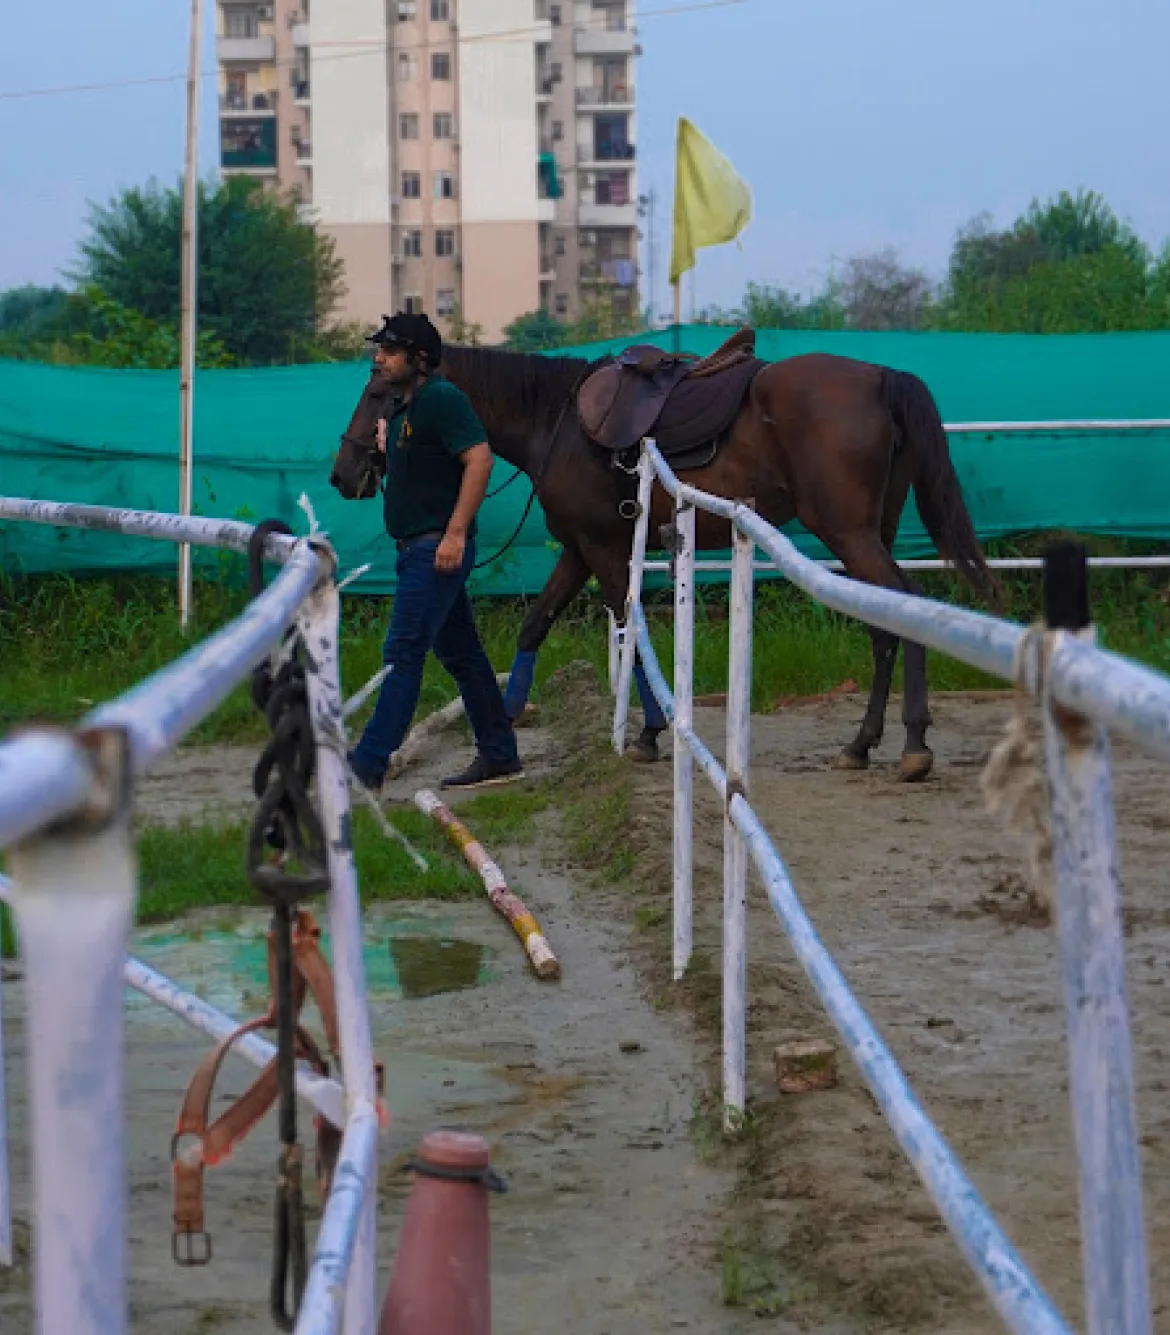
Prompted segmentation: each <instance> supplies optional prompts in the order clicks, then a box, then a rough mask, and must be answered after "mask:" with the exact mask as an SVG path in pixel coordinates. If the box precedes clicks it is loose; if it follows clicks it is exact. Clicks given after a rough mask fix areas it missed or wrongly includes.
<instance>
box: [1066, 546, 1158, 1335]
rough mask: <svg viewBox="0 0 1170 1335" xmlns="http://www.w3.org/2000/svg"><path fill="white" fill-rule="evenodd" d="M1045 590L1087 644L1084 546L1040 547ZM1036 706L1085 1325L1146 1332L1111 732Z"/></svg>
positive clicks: (1097, 1332)
mask: <svg viewBox="0 0 1170 1335" xmlns="http://www.w3.org/2000/svg"><path fill="white" fill-rule="evenodd" d="M1044 593H1045V614H1046V620H1047V623H1048V626H1049V627H1050V629H1052V630H1055V631H1064V632H1066V633H1073V634H1075V635H1076V636H1077V638H1078V639H1083V640H1087V641H1088V642H1090V643H1093V642H1094V641H1095V638H1096V637H1095V634H1094V631H1093V629H1092V626H1091V623H1090V617H1089V600H1088V576H1087V571H1086V568H1085V563H1084V549H1083V548H1081V547H1079V546H1077V545H1075V544H1068V545H1065V546H1063V547H1060V548H1056V549H1054V550H1053V551H1052V552H1050V553H1049V554H1048V557H1047V558H1046V561H1045V569H1044ZM1043 712H1044V743H1045V757H1046V761H1047V772H1048V790H1049V798H1050V801H1051V804H1052V839H1053V860H1054V868H1055V873H1056V921H1057V928H1058V931H1059V936H1060V949H1061V956H1062V960H1063V966H1064V994H1065V1009H1066V1013H1067V1022H1068V1057H1069V1092H1070V1095H1071V1099H1072V1114H1073V1129H1074V1133H1075V1138H1076V1146H1077V1158H1078V1166H1079V1172H1080V1205H1081V1210H1080V1213H1081V1239H1082V1252H1083V1257H1084V1268H1085V1310H1086V1315H1087V1321H1088V1330H1089V1335H1148V1332H1149V1330H1150V1298H1149V1278H1148V1272H1147V1264H1146V1248H1145V1237H1144V1229H1143V1221H1142V1190H1141V1171H1140V1164H1139V1156H1138V1147H1137V1115H1136V1111H1135V1106H1134V1105H1135V1100H1134V1081H1133V1056H1132V1047H1131V1041H1130V1028H1129V1007H1128V1002H1127V997H1126V987H1125V946H1124V941H1123V937H1122V920H1121V891H1120V886H1119V883H1118V871H1117V849H1116V831H1115V818H1114V809H1113V794H1112V778H1111V774H1110V764H1109V736H1108V733H1107V732H1106V730H1105V728H1104V727H1103V726H1102V725H1101V724H1099V723H1096V722H1092V721H1091V720H1089V719H1086V718H1083V717H1081V716H1079V715H1076V714H1073V713H1072V712H1071V711H1069V710H1067V709H1065V708H1063V707H1062V706H1060V705H1058V704H1056V703H1055V702H1054V701H1053V700H1052V699H1051V698H1050V697H1049V696H1048V693H1047V691H1045V694H1044V711H1043Z"/></svg>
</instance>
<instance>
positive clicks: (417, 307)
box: [402, 292, 423, 315]
mask: <svg viewBox="0 0 1170 1335" xmlns="http://www.w3.org/2000/svg"><path fill="white" fill-rule="evenodd" d="M402 308H403V310H404V311H405V312H406V313H407V315H422V313H423V299H422V297H420V296H419V295H418V293H417V292H412V293H411V294H410V296H409V297H406V298H405V299H404V300H403V303H402Z"/></svg>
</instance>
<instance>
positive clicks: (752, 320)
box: [728, 279, 845, 329]
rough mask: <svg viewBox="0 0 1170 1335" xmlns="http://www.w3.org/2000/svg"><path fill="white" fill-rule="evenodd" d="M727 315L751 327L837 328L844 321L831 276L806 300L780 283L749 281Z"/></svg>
mask: <svg viewBox="0 0 1170 1335" xmlns="http://www.w3.org/2000/svg"><path fill="white" fill-rule="evenodd" d="M728 318H729V319H731V320H733V321H734V322H736V323H737V324H743V325H748V326H750V327H751V328H752V329H841V328H843V327H844V324H845V313H844V310H843V309H842V306H841V300H840V292H839V288H838V285H837V283H836V281H835V280H834V279H830V280H829V282H828V283H826V284H825V287H824V289H823V290H822V291H821V292H819V293H817V294H816V295H815V296H813V297H810V298H809V299H808V300H807V301H805V299H804V298H803V297H800V296H798V295H796V294H795V293H793V292H788V291H786V290H785V289H784V288H782V287H772V286H770V285H769V284H767V283H749V284H748V285H747V288H746V290H745V291H744V294H743V301H742V303H741V305H740V307H739V309H738V310H735V311H731V312H730V313H729V316H728Z"/></svg>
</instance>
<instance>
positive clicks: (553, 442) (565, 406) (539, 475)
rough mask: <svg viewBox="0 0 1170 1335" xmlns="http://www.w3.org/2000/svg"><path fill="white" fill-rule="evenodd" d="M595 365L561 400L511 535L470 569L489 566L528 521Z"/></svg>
mask: <svg viewBox="0 0 1170 1335" xmlns="http://www.w3.org/2000/svg"><path fill="white" fill-rule="evenodd" d="M595 365H596V363H594V362H590V363H589V365H588V366H587V367H586V368H585V370H584V371H582V372H581V374H580V375H579V376H578V377H577V379H576V380H575V381H574V382H573V387H572V389H570V390H569V392H568V394H566V395H565V397H564V399H563V400H562V401H561V406H560V410H559V411H558V413H557V420H556V422H555V423H554V424H553V429H552V436H551V437H550V438H549V442H548V449H547V450H546V451H545V452H544V458H543V459H542V460H541V461H540V467H539V468H538V469H537V470H536V476H535V477H534V478H531V479H530V481H531V485H532V491H531V493H530V494H529V497H528V504H527V505H526V506H525V507H524V513H523V514H522V515H521V516H520V522H519V523H518V524H517V525H516V527H515V529H514V530H513V532H512V536H511V537H510V538H509V539H508V541H507V542H506V543H504V545H503V546H502V547H501V548H500V550H499V551H498V552H496V554H495V555H494V556H492V557H489V558H488V559H487V560H486V561H477V562H476V563H475V565H473V566H472V567H471V568H472V570H481V569H482V568H483V567H484V566H490V565H492V564H493V562H495V561H498V560H499V559H500V557H501V556H503V555H504V553H505V552H506V551H508V549H509V548H510V547H511V546H512V545H513V544H514V543H515V541H516V539H517V538H518V537H519V536H520V533H521V530H522V529H523V528H524V525H525V524H526V523H527V522H528V516H529V514H530V513H531V511H532V506H533V503H534V502H535V500H536V494H537V491H538V490H539V488H540V484H541V483H542V482H543V481H544V475H545V474H546V473H547V472H548V466H549V464H550V463H552V458H553V455H554V454H555V453H556V449H557V442H558V441H559V440H560V437H561V427H562V426H564V424H565V415H566V413H568V411H569V405H570V404H571V403H572V402H573V400H574V399H575V398H576V397H577V391H578V390H579V389H580V388H581V386H582V385H583V384H584V383H585V380H586V378H587V377H588V376H589V375H590V374H591V372H592V371H593V369H594V367H595ZM523 472H524V470H523V469H522V468H517V469H516V471H515V473H513V475H512V476H511V477H510V478H509V479H508V480H507V482H505V483H504V484H503V485H502V486H500V487H497V488H496V490H495V491H493V492H492V493H491V495H492V496H497V495H499V493H500V492H501V491H503V490H504V487H510V486H511V485H512V483H513V482H515V481H516V479H517V478H518V477H519V476H520V475H521V474H522V473H523ZM484 499H485V500H486V499H487V497H485V498H484Z"/></svg>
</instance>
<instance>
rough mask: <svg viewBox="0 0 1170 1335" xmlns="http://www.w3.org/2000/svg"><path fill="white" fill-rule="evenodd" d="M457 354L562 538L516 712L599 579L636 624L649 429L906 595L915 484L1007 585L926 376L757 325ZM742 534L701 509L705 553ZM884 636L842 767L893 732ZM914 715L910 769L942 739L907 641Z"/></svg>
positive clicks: (914, 772)
mask: <svg viewBox="0 0 1170 1335" xmlns="http://www.w3.org/2000/svg"><path fill="white" fill-rule="evenodd" d="M442 369H443V371H444V373H445V375H446V377H447V378H448V380H449V381H450V382H451V383H452V384H454V385H457V386H459V388H460V389H462V390H463V391H464V393H466V395H467V396H468V398H469V399H470V401H471V403H472V404H474V406H475V411H476V414H477V415H478V417H479V419H480V421H482V422H483V424H484V426H485V428H486V434H487V439H488V441H489V442H490V444H491V449H492V452H493V453H495V454H497V455H499V456H500V458H502V459H504V460H505V461H506V462H508V463H510V464H512V465H513V466H514V467H516V468H518V469H521V470H522V471H523V472H525V473H526V474H527V475H528V477H529V478H530V479H531V481H532V485H533V490H534V493H535V495H536V496H537V498H538V499H539V501H540V504H541V508H542V510H543V512H544V517H545V521H546V523H547V525H548V529H549V532H550V533H551V534H552V536H553V537H554V538H555V539H556V540H557V541H558V542H559V543H560V544H561V547H562V553H561V556H560V559H559V561H558V562H557V565H556V567H555V569H554V570H553V572H552V575H551V576H550V578H549V580H548V583H547V584H546V585H545V587H544V589H543V590H542V592H541V593H540V595H539V596H538V597H537V599H536V600H535V602H534V604H533V606H532V608H531V609H530V611H529V612H528V615H527V616H526V618H525V621H524V624H523V626H522V628H521V631H520V637H519V645H518V651H517V654H516V658H515V661H514V663H513V667H512V675H511V679H510V681H509V685H508V689H507V691H506V693H505V699H506V702H507V708H508V714H509V716H510V717H511V718H513V719H515V718H518V717H519V715H520V713H521V711H522V710H523V707H524V703H525V701H526V699H527V695H528V691H529V689H530V688H531V684H532V678H533V670H534V665H535V660H536V653H537V651H538V650H539V648H540V645H541V644H542V643H543V641H544V639H545V637H546V636H547V635H548V632H549V630H550V629H551V628H552V626H553V624H554V622H555V621H556V619H557V617H559V616H560V614H561V613H562V612H563V611H564V610H565V608H566V607H567V606H568V605H569V603H571V602H572V601H573V599H574V598H575V597H576V596H577V594H578V593H580V592H581V590H582V589H583V588H584V587H585V585H586V583H587V582H588V580H589V578H590V576H596V578H597V581H598V584H599V586H600V588H601V593H602V596H603V598H604V599H605V602H606V604H607V606H608V607H609V609H610V610H611V611H612V612H613V613H614V615H615V616H616V617H618V619H619V621H624V618H625V600H626V588H627V582H628V568H629V558H630V550H631V544H632V537H633V522H632V518H631V513H630V509H629V500H630V496H631V484H630V468H631V466H632V464H633V462H634V460H635V459H636V455H637V451H638V448H639V445H640V440H641V437H642V436H645V435H652V436H653V437H654V438H655V440H656V441H657V443H658V445H659V447H660V448H661V449H662V450H663V453H664V454H665V455H666V457H667V459H668V462H670V464H671V466H672V467H674V468H675V470H676V471H677V472H680V473H681V474H682V475H683V476H684V477H685V480H686V481H687V482H688V483H690V484H691V485H692V486H694V487H695V488H697V489H698V490H700V491H706V492H709V493H711V494H712V495H715V496H719V497H723V498H725V499H731V500H751V501H752V502H753V503H754V505H755V508H756V511H757V513H758V514H759V515H760V516H761V517H762V518H763V519H765V520H767V522H768V523H770V524H772V525H773V526H775V527H777V528H779V527H781V526H783V525H784V524H787V523H789V522H791V521H792V520H794V519H795V520H799V521H800V523H801V524H802V525H803V526H804V528H805V529H807V530H808V531H809V532H810V533H812V534H813V535H814V536H816V537H818V538H819V539H820V540H821V541H822V542H823V543H824V544H825V546H826V547H827V548H828V549H829V550H830V551H831V552H832V553H833V554H834V556H836V557H837V558H838V559H839V560H840V561H841V562H842V564H843V565H844V567H845V571H846V573H847V574H848V575H850V576H852V577H853V578H855V579H860V580H864V581H866V582H867V583H870V584H875V585H879V586H882V587H884V588H889V589H896V590H901V591H904V592H915V589H914V586H913V584H912V583H911V581H910V580H909V579H908V578H907V577H906V575H905V574H903V572H902V570H901V569H900V568H899V566H898V564H897V562H896V561H895V560H894V558H893V555H892V548H893V544H894V539H895V536H896V535H897V531H898V524H899V521H900V519H901V515H902V511H903V509H904V508H905V505H906V502H907V500H908V499H909V496H910V492H911V490H913V492H914V498H915V501H916V503H917V507H918V512H919V514H920V515H921V517H922V521H923V523H924V524H925V526H926V529H927V532H928V533H929V534H930V536H931V539H932V540H933V542H934V544H935V546H936V547H937V548H938V550H939V552H940V554H941V555H942V556H943V557H945V558H946V559H948V560H949V561H951V562H952V563H953V564H954V565H955V567H956V569H957V571H958V573H959V574H960V575H961V576H962V577H963V578H964V579H965V580H966V581H967V582H968V583H969V584H971V585H972V587H974V588H975V589H976V590H977V591H978V592H980V593H982V594H984V595H985V596H986V597H988V598H989V599H990V600H991V601H992V602H993V603H994V602H996V601H997V600H998V584H997V582H996V580H995V576H994V575H993V574H992V572H991V571H990V569H989V568H988V566H987V562H986V560H985V558H984V555H983V551H982V549H981V548H980V545H979V541H978V539H977V537H976V534H975V528H974V525H973V524H972V522H971V516H970V514H969V513H968V510H967V506H966V503H965V501H964V499H963V492H962V488H961V486H960V484H959V479H958V477H957V476H956V474H955V470H954V466H953V464H952V462H951V457H950V450H949V447H948V443H947V437H946V432H945V430H944V428H943V423H942V418H941V416H940V415H939V411H938V408H937V406H936V404H935V401H934V399H933V397H932V395H931V393H930V391H929V389H927V387H926V385H925V384H923V382H922V381H921V380H920V379H919V378H918V377H917V376H915V375H911V374H909V373H907V372H904V371H897V370H894V369H892V368H891V367H887V366H878V365H874V364H871V363H868V362H861V361H856V360H854V359H853V358H849V357H839V356H833V355H830V354H826V353H810V354H807V355H803V356H798V357H791V358H788V359H786V360H784V361H779V362H771V363H767V362H763V361H761V360H759V359H758V358H756V356H755V335H754V333H753V332H752V331H751V330H741V331H739V333H737V334H736V335H734V336H733V337H732V338H731V339H729V340H728V342H727V343H726V344H725V345H724V346H723V347H722V348H720V349H719V350H717V351H716V352H715V353H713V354H712V355H711V356H710V357H706V358H702V359H698V358H694V357H690V356H677V355H676V356H672V355H671V354H668V353H664V352H662V351H661V350H660V349H658V348H656V347H654V346H652V345H648V344H643V345H636V346H633V347H630V348H628V349H627V350H626V351H625V352H624V353H623V354H622V355H621V356H620V357H619V358H617V359H613V358H604V359H602V361H601V362H598V363H590V362H586V361H584V360H582V359H580V358H574V357H558V356H549V357H544V356H535V355H528V354H523V353H511V352H502V351H496V350H494V349H485V348H466V347H451V346H448V347H446V348H445V349H444V352H443V359H442ZM382 393H384V387H382V386H380V385H379V384H378V383H376V377H375V378H374V379H372V380H371V382H370V384H369V385H368V386H367V388H366V391H365V393H363V395H362V398H361V400H360V401H359V403H358V405H357V408H356V410H355V412H354V414H353V418H352V421H351V423H350V426H349V429H348V431H347V432H346V435H345V437H343V442H342V448H341V450H340V451H339V453H338V455H337V458H336V461H335V464H334V470H333V478H332V480H333V482H334V485H336V486H337V487H338V489H339V490H340V491H341V492H342V495H347V496H359V495H361V494H363V493H362V487H363V486H364V485H365V484H364V482H363V479H364V478H366V477H367V476H368V474H369V471H370V468H371V463H370V460H371V458H372V457H374V455H375V454H376V446H375V436H376V421H377V415H378V407H377V404H378V401H379V396H380V395H381V394H382ZM615 465H618V466H615ZM672 517H673V511H672V502H671V499H670V497H669V496H667V494H666V493H665V491H664V490H663V489H662V487H661V486H657V485H656V486H655V488H654V493H653V496H652V500H651V517H650V535H651V541H653V539H654V538H655V536H657V535H659V534H661V533H662V532H663V531H664V529H665V527H666V526H667V525H668V524H669V522H670V520H671V519H672ZM730 543H731V529H730V524H729V522H728V521H727V520H724V519H719V518H717V517H715V516H714V515H711V514H709V513H707V512H705V511H700V512H699V513H698V514H697V516H696V546H697V547H698V549H699V550H700V551H711V550H723V549H726V548H727V547H728V546H730ZM870 634H871V639H872V643H873V658H874V676H873V685H872V688H871V691H870V697H869V702H868V705H867V708H866V711H865V715H864V718H863V719H862V722H861V726H860V728H859V730H858V732H857V734H856V736H855V737H854V738H853V739H852V740H851V741H850V742H848V743H847V744H846V745H845V747H844V748H843V749H842V751H841V753H840V755H839V757H838V760H837V765H838V767H839V768H842V769H864V768H865V767H866V766H867V765H868V764H869V757H870V752H871V751H872V750H873V748H874V747H875V746H876V745H877V744H878V743H879V742H880V741H881V738H882V733H883V729H884V723H885V711H886V704H887V701H888V697H889V692H890V686H891V683H892V680H893V673H894V664H895V659H896V655H897V650H898V639H897V637H896V636H893V635H890V634H889V633H887V632H886V631H881V630H871V632H870ZM636 679H637V681H638V688H639V693H640V695H641V698H642V704H643V708H644V711H645V727H644V728H643V730H642V734H641V736H640V737H639V738H638V739H637V741H636V743H635V747H634V750H635V754H636V755H638V756H639V757H640V758H642V759H653V758H654V757H656V755H657V738H658V734H659V733H660V732H661V731H663V729H664V728H665V727H666V719H665V718H664V717H663V715H662V711H661V710H660V709H659V708H658V706H657V704H656V702H655V701H654V699H653V696H652V695H651V694H650V692H649V686H648V683H647V682H646V679H645V675H644V674H642V673H636ZM903 722H904V725H905V732H906V736H905V743H904V747H903V752H902V757H901V761H900V763H899V766H898V777H899V778H900V779H902V780H904V781H917V780H921V779H924V778H925V777H926V776H927V775H928V774H929V773H930V770H931V768H932V766H933V763H934V757H933V753H932V752H931V749H930V747H929V746H928V745H927V743H926V733H927V729H928V728H929V727H930V725H931V722H932V720H931V715H930V710H929V707H928V703H927V681H926V650H925V648H924V647H923V646H922V645H917V644H909V643H908V644H907V645H906V669H905V695H904V698H903Z"/></svg>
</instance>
